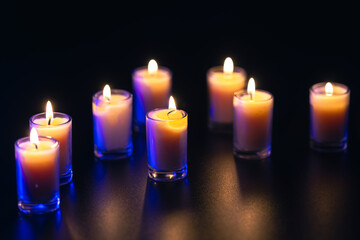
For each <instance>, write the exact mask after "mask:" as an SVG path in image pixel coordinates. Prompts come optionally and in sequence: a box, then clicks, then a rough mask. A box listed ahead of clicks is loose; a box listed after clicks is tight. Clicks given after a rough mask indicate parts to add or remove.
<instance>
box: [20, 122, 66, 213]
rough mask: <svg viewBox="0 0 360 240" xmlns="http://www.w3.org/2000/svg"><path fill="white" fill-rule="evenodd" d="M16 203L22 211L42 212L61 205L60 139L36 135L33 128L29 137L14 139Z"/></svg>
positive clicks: (53, 209)
mask: <svg viewBox="0 0 360 240" xmlns="http://www.w3.org/2000/svg"><path fill="white" fill-rule="evenodd" d="M15 160H16V175H17V193H18V207H19V209H20V211H21V212H24V213H34V214H41V213H45V212H52V211H55V210H57V209H58V208H59V206H60V195H59V143H58V141H56V140H55V139H53V138H49V137H38V133H37V132H36V129H35V128H32V129H31V133H30V137H25V138H21V139H19V140H17V141H16V142H15Z"/></svg>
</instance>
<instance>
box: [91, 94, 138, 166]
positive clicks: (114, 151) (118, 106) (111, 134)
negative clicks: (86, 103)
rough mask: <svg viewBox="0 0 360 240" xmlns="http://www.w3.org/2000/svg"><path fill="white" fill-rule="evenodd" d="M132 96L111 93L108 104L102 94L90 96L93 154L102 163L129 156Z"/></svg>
mask: <svg viewBox="0 0 360 240" xmlns="http://www.w3.org/2000/svg"><path fill="white" fill-rule="evenodd" d="M132 100H133V97H132V94H131V93H129V92H127V91H125V90H119V89H111V100H110V101H108V100H105V99H104V97H103V91H99V92H97V93H96V94H94V96H93V102H92V110H93V128H94V154H95V156H96V157H97V158H99V159H101V160H111V159H121V158H128V157H130V156H131V155H132V152H133V144H132Z"/></svg>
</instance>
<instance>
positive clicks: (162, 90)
mask: <svg viewBox="0 0 360 240" xmlns="http://www.w3.org/2000/svg"><path fill="white" fill-rule="evenodd" d="M171 82H172V73H171V71H170V70H169V69H168V68H165V67H159V68H158V70H157V71H156V72H152V73H149V71H148V67H140V68H137V69H135V70H134V71H133V73H132V84H133V89H134V125H135V126H134V128H135V131H137V132H140V133H145V131H146V130H145V127H146V126H145V125H146V121H145V117H146V114H147V113H148V112H149V111H151V110H153V109H155V108H166V107H167V104H168V101H169V97H170V91H171Z"/></svg>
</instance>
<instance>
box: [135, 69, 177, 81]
mask: <svg viewBox="0 0 360 240" xmlns="http://www.w3.org/2000/svg"><path fill="white" fill-rule="evenodd" d="M147 69H148V66H142V67H137V68H135V69H134V70H133V71H132V72H131V76H132V78H135V77H136V76H137V74H136V73H137V72H138V71H141V70H147ZM158 70H162V71H164V72H166V73H168V74H169V76H170V77H172V72H171V70H170V69H169V68H167V67H164V66H158Z"/></svg>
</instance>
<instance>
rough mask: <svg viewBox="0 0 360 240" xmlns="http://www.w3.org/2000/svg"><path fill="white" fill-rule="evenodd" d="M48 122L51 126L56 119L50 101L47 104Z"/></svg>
mask: <svg viewBox="0 0 360 240" xmlns="http://www.w3.org/2000/svg"><path fill="white" fill-rule="evenodd" d="M45 116H46V122H47V123H48V125H50V124H51V123H52V121H53V119H54V112H53V108H52V105H51V102H50V101H47V103H46V114H45Z"/></svg>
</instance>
